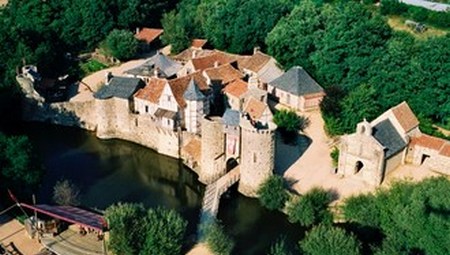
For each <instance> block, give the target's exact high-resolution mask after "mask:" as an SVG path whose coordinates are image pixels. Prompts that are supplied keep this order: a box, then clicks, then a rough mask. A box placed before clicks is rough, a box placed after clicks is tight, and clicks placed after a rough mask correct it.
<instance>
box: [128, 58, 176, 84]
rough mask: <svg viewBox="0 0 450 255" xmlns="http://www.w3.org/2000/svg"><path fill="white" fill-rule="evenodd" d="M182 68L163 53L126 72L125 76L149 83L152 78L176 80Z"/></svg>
mask: <svg viewBox="0 0 450 255" xmlns="http://www.w3.org/2000/svg"><path fill="white" fill-rule="evenodd" d="M182 67H183V66H182V65H181V64H179V63H178V62H176V61H174V60H172V59H170V58H169V57H167V56H166V55H164V54H162V53H161V52H157V53H156V54H155V55H154V56H153V57H151V58H149V59H148V60H147V61H145V63H143V64H142V65H139V66H137V67H135V68H132V69H129V70H127V71H125V74H126V75H127V76H130V77H136V78H140V79H142V80H144V81H146V82H148V81H149V80H150V78H151V77H159V78H167V79H171V78H175V77H176V75H177V72H178V71H180V69H181V68H182Z"/></svg>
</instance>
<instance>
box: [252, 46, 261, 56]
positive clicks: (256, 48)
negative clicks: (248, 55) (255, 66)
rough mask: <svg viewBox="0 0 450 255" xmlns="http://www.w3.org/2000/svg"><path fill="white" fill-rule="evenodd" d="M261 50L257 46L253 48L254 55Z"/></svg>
mask: <svg viewBox="0 0 450 255" xmlns="http://www.w3.org/2000/svg"><path fill="white" fill-rule="evenodd" d="M260 50H261V48H260V47H259V46H256V47H254V48H253V55H255V54H256V53H257V52H259V51H260Z"/></svg>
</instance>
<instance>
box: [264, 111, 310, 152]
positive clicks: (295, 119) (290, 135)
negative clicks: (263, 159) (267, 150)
mask: <svg viewBox="0 0 450 255" xmlns="http://www.w3.org/2000/svg"><path fill="white" fill-rule="evenodd" d="M273 122H274V123H275V124H277V126H278V130H279V131H280V133H281V135H282V137H283V140H284V142H285V143H293V144H295V143H296V141H297V134H298V132H299V131H303V130H304V129H305V128H306V127H308V126H309V124H310V121H309V119H308V118H306V117H304V116H299V115H297V113H296V112H295V111H293V110H285V109H281V110H279V111H277V112H276V113H275V114H274V116H273Z"/></svg>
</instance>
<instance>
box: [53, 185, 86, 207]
mask: <svg viewBox="0 0 450 255" xmlns="http://www.w3.org/2000/svg"><path fill="white" fill-rule="evenodd" d="M79 196H80V190H79V189H78V187H77V186H75V184H73V183H72V182H70V181H69V180H62V181H57V182H56V184H55V186H54V187H53V201H55V203H57V204H59V205H73V206H77V205H79V204H80V198H79Z"/></svg>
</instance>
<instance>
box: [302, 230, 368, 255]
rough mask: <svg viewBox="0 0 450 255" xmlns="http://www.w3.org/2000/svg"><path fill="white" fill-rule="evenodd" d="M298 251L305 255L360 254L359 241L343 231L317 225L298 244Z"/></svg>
mask: <svg viewBox="0 0 450 255" xmlns="http://www.w3.org/2000/svg"><path fill="white" fill-rule="evenodd" d="M299 245H300V249H301V250H302V251H303V254H305V255H322V254H334V255H358V254H361V252H360V246H361V245H360V243H359V241H358V240H357V239H356V238H355V237H354V236H353V235H351V234H347V233H346V232H345V231H344V230H342V229H340V228H337V227H332V226H327V225H318V226H316V227H314V228H313V229H311V230H310V231H309V232H308V233H306V236H305V238H304V239H303V240H302V241H301V242H300V244H299Z"/></svg>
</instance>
